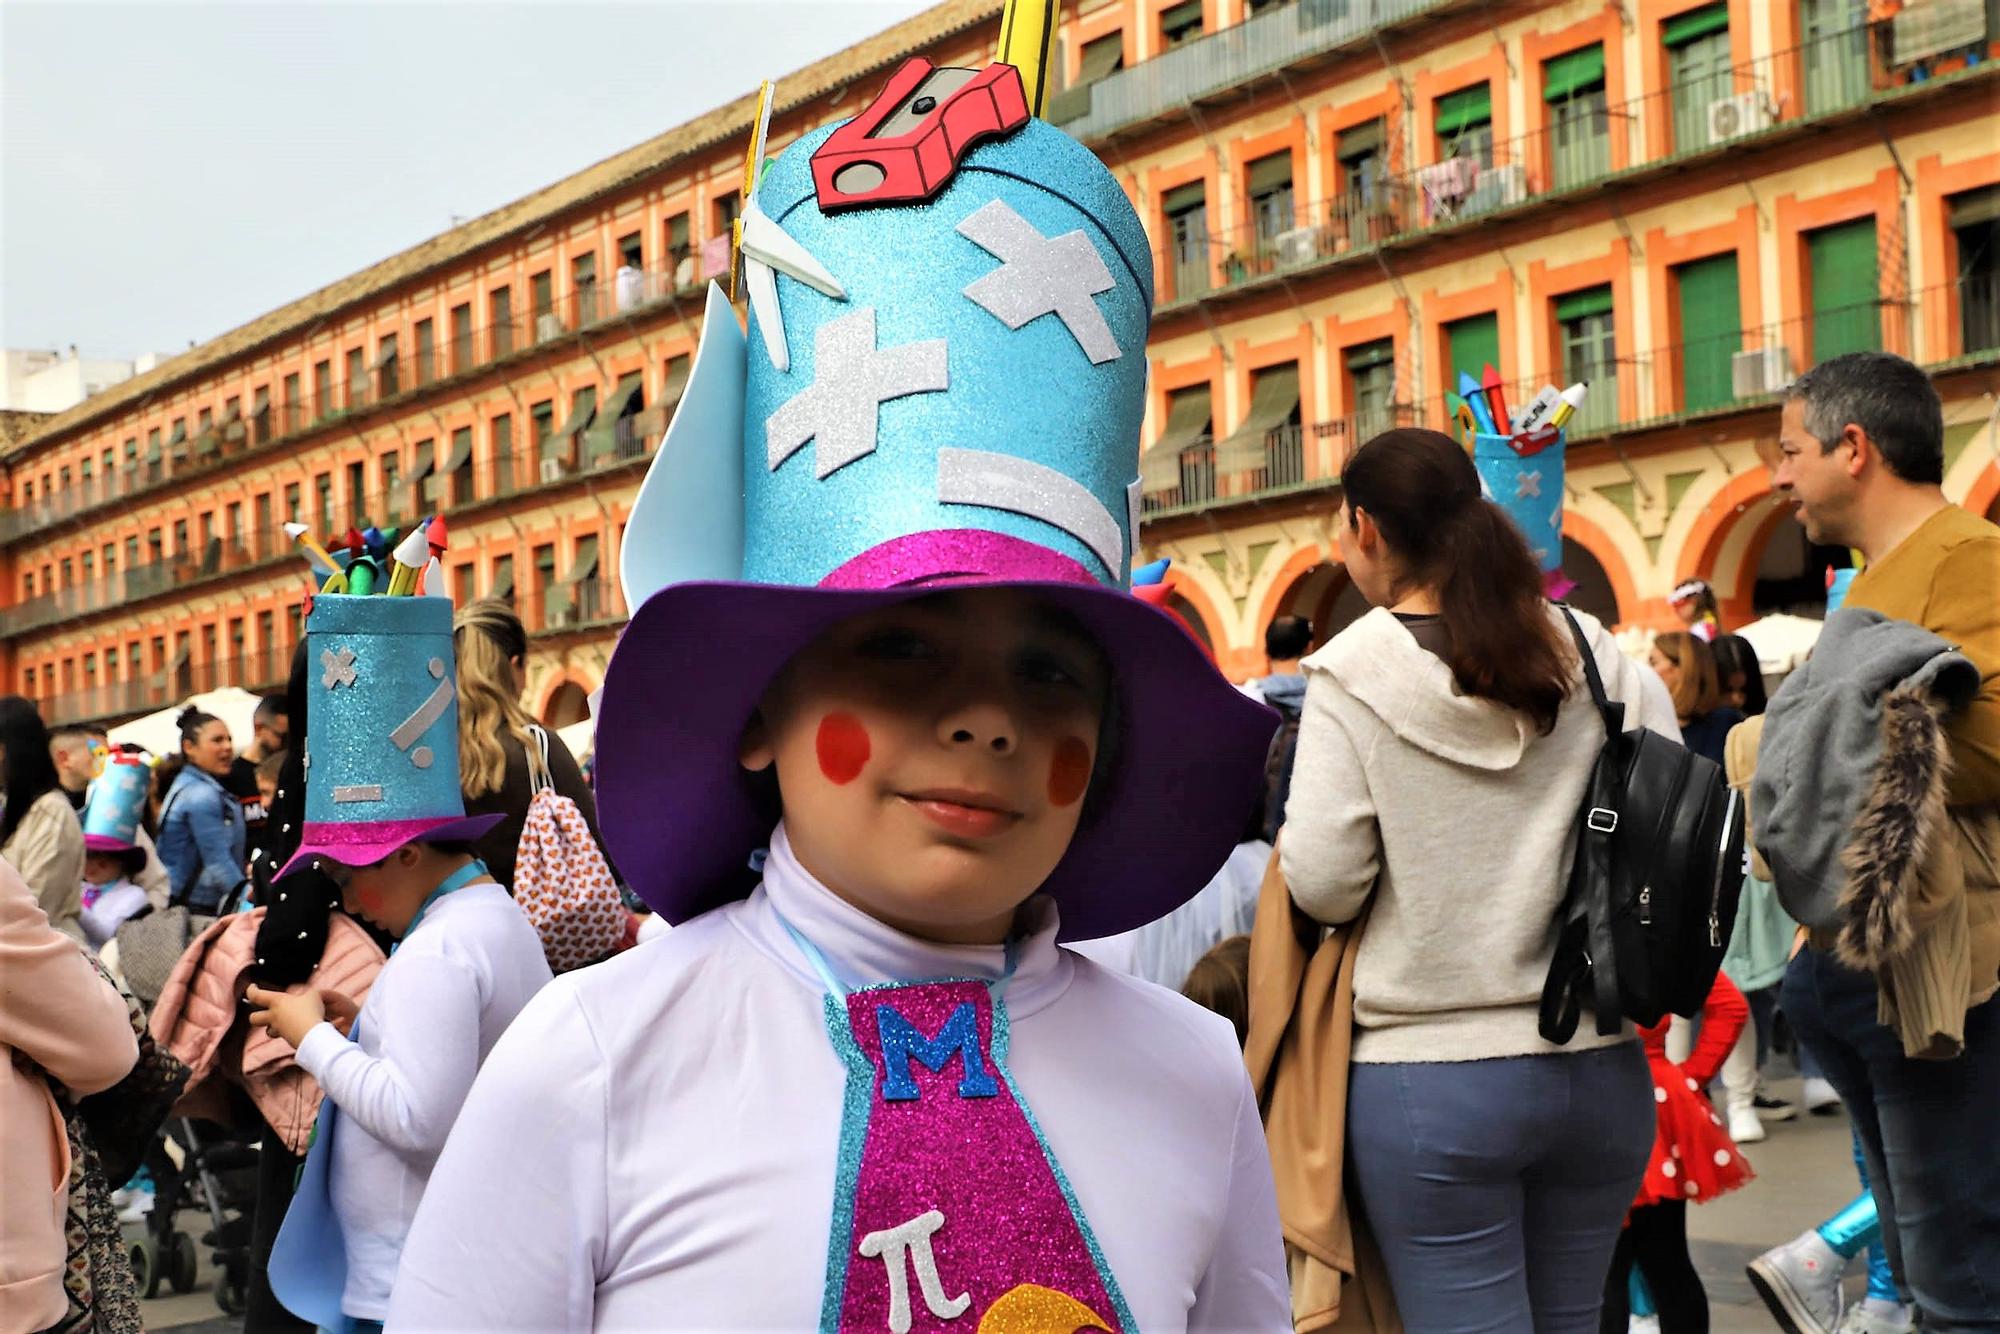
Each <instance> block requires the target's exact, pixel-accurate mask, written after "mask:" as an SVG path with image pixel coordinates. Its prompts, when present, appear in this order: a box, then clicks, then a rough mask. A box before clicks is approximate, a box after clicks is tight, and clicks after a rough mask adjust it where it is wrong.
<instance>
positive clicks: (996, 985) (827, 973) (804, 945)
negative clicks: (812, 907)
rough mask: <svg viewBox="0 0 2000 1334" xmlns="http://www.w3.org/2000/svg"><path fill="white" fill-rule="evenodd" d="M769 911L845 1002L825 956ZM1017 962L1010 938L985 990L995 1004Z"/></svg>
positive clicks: (781, 916) (844, 990) (844, 991)
mask: <svg viewBox="0 0 2000 1334" xmlns="http://www.w3.org/2000/svg"><path fill="white" fill-rule="evenodd" d="M771 911H772V913H773V914H774V915H776V916H777V919H778V925H779V926H782V927H784V928H785V934H787V935H789V936H790V937H791V938H792V943H793V944H794V945H797V946H798V947H799V953H800V954H803V955H804V956H805V958H806V962H807V963H809V964H811V965H812V970H813V971H814V972H815V973H818V974H819V979H820V981H822V982H824V983H826V989H827V992H828V994H830V995H832V996H835V997H837V998H839V999H842V1000H845V999H846V998H847V993H848V991H849V990H850V988H848V987H845V986H843V985H841V981H840V979H839V978H838V977H835V976H834V973H833V965H832V964H829V963H828V962H827V961H826V955H824V954H822V953H820V948H819V946H817V945H815V944H813V943H812V942H811V941H810V940H807V939H806V937H805V933H804V932H802V931H800V930H799V929H798V928H797V927H795V926H793V925H792V924H791V922H790V921H788V920H786V918H785V915H784V914H783V913H780V912H778V910H777V909H776V908H775V907H774V908H772V910H771ZM1017 962H1019V960H1018V959H1017V958H1016V957H1015V941H1014V939H1013V937H1011V936H1010V937H1009V938H1008V940H1007V967H1006V969H1005V971H1003V972H1002V973H1001V974H1000V976H998V977H996V978H994V979H993V980H992V981H991V982H988V983H987V984H986V988H987V990H988V991H990V992H991V993H992V994H993V1000H994V1002H995V1003H996V1004H997V1003H998V1002H999V1000H1000V998H1001V997H1002V996H1004V995H1005V994H1006V992H1007V983H1008V982H1009V981H1011V980H1012V979H1013V976H1014V965H1015V964H1016V963H1017ZM892 985H898V986H909V985H913V984H912V983H909V982H907V981H905V982H898V983H894V984H892ZM919 985H920V984H919Z"/></svg>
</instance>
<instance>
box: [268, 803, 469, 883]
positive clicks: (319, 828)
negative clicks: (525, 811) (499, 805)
mask: <svg viewBox="0 0 2000 1334" xmlns="http://www.w3.org/2000/svg"><path fill="white" fill-rule="evenodd" d="M506 818H507V817H506V816H505V815H461V816H457V817H455V818H449V819H432V820H358V821H354V822H351V823H342V824H315V823H312V822H308V823H307V824H306V826H305V828H304V829H303V830H302V831H301V832H300V835H299V850H298V851H297V852H295V853H293V854H292V857H291V860H290V861H288V862H286V863H285V866H284V869H283V870H281V871H279V872H278V873H277V874H276V875H274V876H272V877H271V878H272V879H273V880H282V879H284V878H285V877H286V876H288V875H290V874H291V873H292V872H294V871H296V870H299V869H300V868H301V867H303V866H304V865H305V864H306V863H307V862H310V861H312V860H313V859H314V858H316V857H318V858H324V859H325V860H327V861H330V862H339V863H340V864H341V865H343V866H372V865H374V864H375V863H376V862H379V861H381V860H382V859H383V858H384V857H387V856H389V855H390V854H391V853H393V852H395V851H396V849H398V848H400V847H402V846H403V845H405V844H407V843H470V842H472V841H473V840H474V839H476V838H478V837H479V836H480V835H482V834H484V833H486V831H487V830H489V829H491V828H493V826H495V825H497V824H499V823H500V822H501V821H502V820H504V819H506Z"/></svg>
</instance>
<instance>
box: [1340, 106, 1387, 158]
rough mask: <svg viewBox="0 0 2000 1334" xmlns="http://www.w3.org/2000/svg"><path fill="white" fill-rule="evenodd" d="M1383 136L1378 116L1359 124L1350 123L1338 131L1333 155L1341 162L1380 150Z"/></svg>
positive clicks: (1380, 120) (1380, 119)
mask: <svg viewBox="0 0 2000 1334" xmlns="http://www.w3.org/2000/svg"><path fill="white" fill-rule="evenodd" d="M1385 137H1386V135H1385V134H1384V131H1383V128H1382V118H1381V117H1380V116H1377V117H1376V118H1375V119H1374V120H1371V121H1364V122H1362V123H1361V124H1359V125H1350V126H1349V127H1348V128H1346V129H1344V130H1342V131H1341V132H1340V143H1339V146H1338V147H1337V148H1336V149H1335V155H1336V156H1337V157H1339V159H1340V160H1341V161H1342V162H1346V161H1348V160H1350V159H1352V158H1357V157H1360V156H1362V155H1363V154H1364V153H1376V152H1380V151H1381V148H1382V141H1383V139H1384V138H1385Z"/></svg>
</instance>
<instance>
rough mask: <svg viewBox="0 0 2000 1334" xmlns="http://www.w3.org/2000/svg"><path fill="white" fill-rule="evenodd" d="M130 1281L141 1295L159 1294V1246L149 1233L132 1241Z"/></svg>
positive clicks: (154, 1295) (151, 1295)
mask: <svg viewBox="0 0 2000 1334" xmlns="http://www.w3.org/2000/svg"><path fill="white" fill-rule="evenodd" d="M131 1255H132V1282H133V1283H134V1284H135V1285H137V1287H138V1289H139V1295H140V1296H141V1297H157V1296H159V1295H160V1248H159V1246H158V1245H157V1244H156V1243H155V1242H154V1241H153V1238H152V1236H151V1234H147V1235H145V1236H142V1237H140V1238H139V1239H138V1240H137V1241H135V1242H133V1243H132V1250H131Z"/></svg>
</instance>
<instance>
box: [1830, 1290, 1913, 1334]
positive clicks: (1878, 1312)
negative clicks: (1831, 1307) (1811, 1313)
mask: <svg viewBox="0 0 2000 1334" xmlns="http://www.w3.org/2000/svg"><path fill="white" fill-rule="evenodd" d="M1916 1323H1917V1318H1916V1308H1914V1307H1910V1306H1902V1305H1892V1304H1890V1303H1888V1302H1877V1301H1876V1300H1875V1299H1873V1298H1869V1299H1868V1300H1866V1301H1859V1302H1856V1303H1854V1305H1852V1306H1850V1307H1848V1308H1847V1312H1846V1314H1844V1315H1842V1316H1841V1318H1840V1326H1839V1331H1838V1334H1909V1332H1910V1331H1911V1330H1912V1329H1914V1328H1915V1327H1916Z"/></svg>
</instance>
